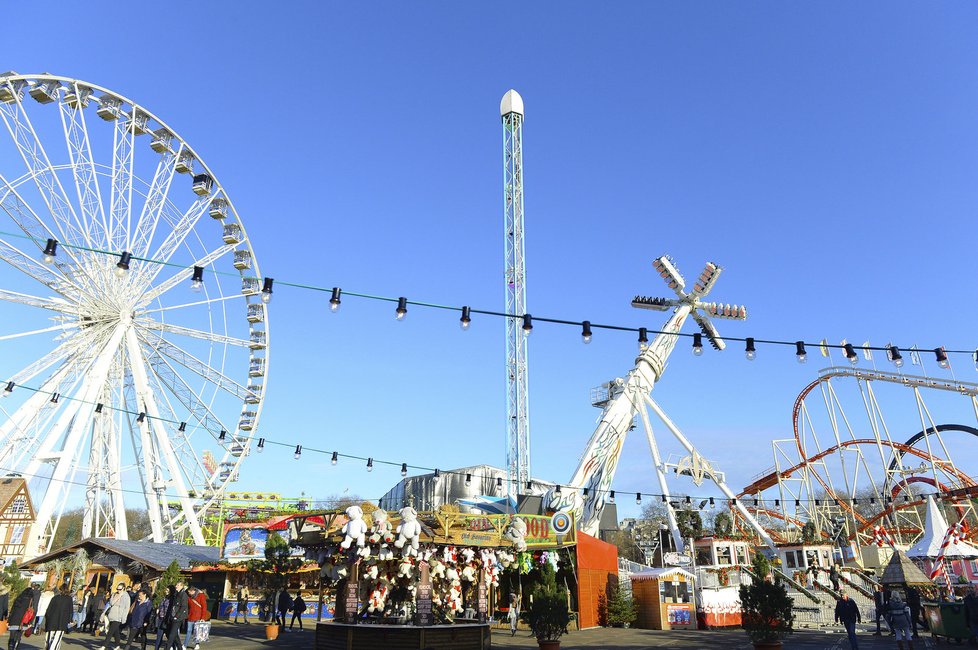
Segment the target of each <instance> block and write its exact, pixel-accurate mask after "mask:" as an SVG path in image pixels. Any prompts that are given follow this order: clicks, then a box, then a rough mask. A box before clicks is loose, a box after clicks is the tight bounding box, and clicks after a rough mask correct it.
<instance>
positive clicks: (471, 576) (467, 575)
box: [462, 562, 477, 582]
mask: <svg viewBox="0 0 978 650" xmlns="http://www.w3.org/2000/svg"><path fill="white" fill-rule="evenodd" d="M476 574H477V572H476V569H475V562H471V563H469V564H466V565H465V566H464V567H463V568H462V580H464V581H465V582H475V577H476Z"/></svg>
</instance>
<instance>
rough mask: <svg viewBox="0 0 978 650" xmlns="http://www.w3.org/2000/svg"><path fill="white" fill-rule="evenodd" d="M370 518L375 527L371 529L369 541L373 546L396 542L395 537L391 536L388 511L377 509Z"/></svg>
mask: <svg viewBox="0 0 978 650" xmlns="http://www.w3.org/2000/svg"><path fill="white" fill-rule="evenodd" d="M370 516H371V518H372V519H373V525H372V526H371V527H370V537H369V538H368V541H369V542H370V543H371V544H380V543H382V542H383V543H390V542H392V541H394V537H393V535H391V524H390V522H389V521H387V511H386V510H384V509H383V508H377V509H376V510H374V511H373V513H372V514H371V515H370Z"/></svg>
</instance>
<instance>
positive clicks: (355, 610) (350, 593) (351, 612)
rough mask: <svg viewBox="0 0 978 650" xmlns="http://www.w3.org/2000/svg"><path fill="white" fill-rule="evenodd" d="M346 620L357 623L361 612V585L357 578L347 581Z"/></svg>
mask: <svg viewBox="0 0 978 650" xmlns="http://www.w3.org/2000/svg"><path fill="white" fill-rule="evenodd" d="M345 613H346V622H347V623H353V624H356V622H357V616H358V615H359V613H360V585H359V584H358V583H357V581H356V580H355V579H351V580H350V581H349V582H347V583H346V610H345Z"/></svg>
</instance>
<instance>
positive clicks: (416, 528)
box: [394, 506, 421, 557]
mask: <svg viewBox="0 0 978 650" xmlns="http://www.w3.org/2000/svg"><path fill="white" fill-rule="evenodd" d="M400 515H401V523H400V524H398V526H397V541H396V542H394V546H396V547H397V548H399V549H402V551H401V556H402V557H408V556H411V555H415V556H416V555H417V554H418V540H419V539H420V538H421V522H420V521H418V511H417V510H415V509H414V508H412V507H411V506H407V507H405V508H401V510H400Z"/></svg>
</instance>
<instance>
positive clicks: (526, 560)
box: [516, 553, 533, 574]
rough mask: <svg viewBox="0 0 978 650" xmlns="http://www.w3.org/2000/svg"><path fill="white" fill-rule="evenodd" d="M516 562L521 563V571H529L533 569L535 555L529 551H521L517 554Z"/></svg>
mask: <svg viewBox="0 0 978 650" xmlns="http://www.w3.org/2000/svg"><path fill="white" fill-rule="evenodd" d="M516 562H517V564H518V565H519V568H520V573H524V574H525V573H529V572H530V571H532V570H533V556H532V555H530V554H529V553H520V554H519V555H517V556H516Z"/></svg>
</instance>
